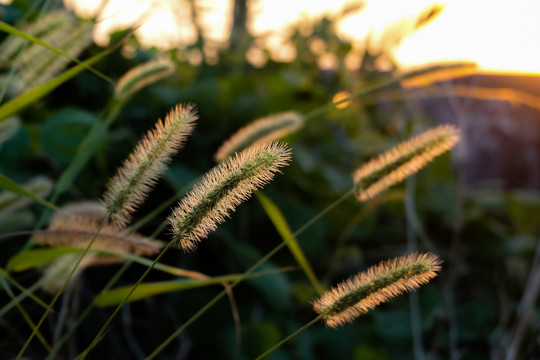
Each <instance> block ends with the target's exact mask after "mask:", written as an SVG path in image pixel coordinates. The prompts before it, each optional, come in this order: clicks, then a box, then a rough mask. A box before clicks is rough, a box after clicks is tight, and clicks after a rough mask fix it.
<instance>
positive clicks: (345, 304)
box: [313, 253, 442, 328]
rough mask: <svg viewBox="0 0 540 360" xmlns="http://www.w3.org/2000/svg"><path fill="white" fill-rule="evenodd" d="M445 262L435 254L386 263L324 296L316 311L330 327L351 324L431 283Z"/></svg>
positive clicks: (318, 301) (407, 257)
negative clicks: (386, 302)
mask: <svg viewBox="0 0 540 360" xmlns="http://www.w3.org/2000/svg"><path fill="white" fill-rule="evenodd" d="M441 262H442V261H441V260H440V258H439V257H438V256H437V255H434V254H431V253H426V254H410V255H406V256H400V257H398V258H395V259H391V260H388V261H383V262H381V263H379V264H378V265H375V266H373V267H370V268H369V269H367V270H366V271H364V272H362V273H360V274H358V275H356V276H353V277H351V278H349V279H348V280H346V281H344V282H342V283H340V284H338V285H337V286H336V287H334V288H332V290H330V291H328V292H326V293H325V294H323V295H322V296H321V297H320V298H319V299H317V300H316V301H315V302H314V303H313V309H314V310H315V312H317V313H318V314H321V315H323V319H324V320H325V322H326V325H328V326H330V327H334V328H335V327H338V326H341V325H343V324H345V323H350V322H352V321H353V320H354V319H355V318H357V317H359V316H361V315H363V314H365V313H367V312H368V311H369V310H371V309H373V308H375V307H376V306H377V305H379V304H380V303H382V302H385V301H388V300H389V299H392V298H394V297H396V296H398V295H400V294H401V293H404V292H407V291H411V290H415V289H417V288H419V287H420V285H423V284H426V283H428V282H429V281H430V280H431V279H433V278H434V277H435V276H437V272H438V271H439V270H440V269H441V266H440V264H441Z"/></svg>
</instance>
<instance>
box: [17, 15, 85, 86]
mask: <svg viewBox="0 0 540 360" xmlns="http://www.w3.org/2000/svg"><path fill="white" fill-rule="evenodd" d="M93 26H94V25H93V24H92V23H91V22H81V23H79V24H78V25H77V24H74V26H73V27H71V28H67V29H58V30H57V31H55V34H53V35H52V36H53V39H51V42H50V43H51V44H54V45H56V46H57V47H58V48H60V49H62V50H63V51H64V52H65V53H66V54H68V55H69V56H71V57H72V58H76V57H77V56H78V55H79V54H80V53H81V52H82V51H83V50H84V49H86V48H87V47H88V46H89V45H90V44H91V43H92V28H93ZM62 30H63V31H62ZM32 50H33V48H30V49H29V50H28V52H32ZM24 57H26V54H23V56H21V62H20V65H18V68H19V70H20V73H19V76H20V78H19V81H20V84H19V86H20V87H22V88H23V89H28V88H33V87H35V86H37V85H41V84H42V83H44V82H46V81H47V80H49V79H51V78H53V77H54V75H56V74H57V73H58V72H59V71H61V70H62V69H63V68H64V67H66V65H67V64H68V63H69V62H70V59H68V58H66V57H64V56H60V55H58V54H56V53H54V52H52V51H51V50H49V49H47V48H44V47H42V46H39V47H38V48H37V53H36V54H35V55H34V54H31V55H30V56H29V59H28V60H23V58H24Z"/></svg>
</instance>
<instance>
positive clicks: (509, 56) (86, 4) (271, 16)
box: [0, 0, 540, 72]
mask: <svg viewBox="0 0 540 360" xmlns="http://www.w3.org/2000/svg"><path fill="white" fill-rule="evenodd" d="M0 1H5V0H0ZM64 2H65V3H66V5H67V6H68V7H70V8H72V9H73V10H74V11H76V12H77V13H78V14H79V15H80V16H83V17H92V16H96V14H97V13H98V11H99V9H100V8H101V7H103V9H102V11H101V13H100V15H99V17H98V25H97V26H96V29H95V34H94V35H95V41H96V43H98V44H100V45H105V44H107V43H108V37H109V33H110V32H111V31H113V30H115V29H121V28H125V27H127V26H130V25H133V24H137V23H138V24H142V25H141V26H140V27H139V28H138V29H137V32H136V34H137V36H138V38H139V40H140V42H141V44H142V45H143V46H146V47H150V46H155V47H159V48H163V49H167V48H173V47H183V46H186V45H189V44H193V43H194V42H195V41H196V36H197V35H196V30H195V29H196V27H195V24H193V21H192V18H191V11H192V9H191V4H192V3H194V4H195V5H194V6H195V10H196V11H195V12H196V13H197V22H198V23H199V26H200V28H201V31H202V33H203V35H204V37H205V39H206V40H207V45H209V46H208V48H205V49H204V54H205V56H207V55H208V58H209V59H213V58H214V57H213V55H212V54H213V53H214V52H215V49H216V48H220V47H221V48H222V47H225V46H226V44H227V40H228V38H229V36H230V28H231V22H232V11H233V0H194V1H188V0H108V1H104V0H64ZM351 2H354V1H352V0H333V1H313V0H295V1H290V0H259V1H256V2H254V1H252V2H248V5H250V8H249V13H248V24H247V27H248V30H249V31H250V32H251V34H252V35H254V36H255V37H257V38H258V40H257V43H256V46H255V47H253V48H251V49H250V50H249V53H248V54H246V58H247V59H248V60H249V61H250V62H253V63H256V66H262V65H263V64H264V63H265V62H266V59H265V57H264V56H262V55H263V54H264V51H263V49H264V48H267V49H268V50H269V52H270V56H271V57H272V59H274V60H276V61H290V60H292V59H294V57H295V56H296V50H295V48H294V46H293V45H292V44H291V43H288V42H287V41H286V39H287V37H288V35H289V34H290V33H289V32H290V25H291V24H298V25H300V30H301V31H303V30H305V29H306V27H305V26H304V24H306V21H305V20H306V19H310V18H311V19H313V18H320V17H321V16H323V14H329V15H330V16H334V15H335V14H338V13H339V12H340V10H341V9H342V8H343V7H344V6H345V5H347V4H351ZM357 2H358V1H357ZM435 4H442V5H444V10H443V11H442V13H441V14H440V15H439V16H438V17H436V18H435V19H434V20H433V21H432V22H431V23H429V24H428V25H426V26H424V27H423V28H420V29H419V30H417V31H416V32H414V33H411V34H409V35H408V36H404V38H403V41H402V42H401V44H400V45H399V46H395V49H390V50H391V55H392V56H393V57H394V59H395V61H396V62H397V64H398V65H400V66H401V67H402V68H409V67H417V66H419V65H421V64H425V63H433V62H439V61H449V60H472V61H475V62H477V63H478V64H479V65H480V67H481V68H483V69H485V70H498V71H514V72H540V51H539V50H537V49H538V44H539V43H540V26H539V25H538V20H537V17H538V14H540V1H538V0H514V1H513V2H511V3H508V2H507V1H502V0H475V1H470V0H408V1H402V0H366V5H365V7H364V8H363V9H362V10H360V11H359V12H357V13H353V14H350V15H348V16H346V17H344V18H343V19H342V20H341V21H340V22H339V24H338V25H337V28H336V30H337V32H338V34H339V36H340V37H342V38H344V39H347V40H350V41H352V42H353V51H352V52H351V53H350V54H349V55H348V56H347V58H346V59H345V63H346V64H347V67H349V68H351V69H353V68H354V67H355V66H358V64H359V59H360V58H359V55H360V54H361V53H362V50H363V48H364V47H365V46H366V44H368V45H369V48H370V50H371V51H379V50H381V49H380V44H381V43H383V42H384V41H386V40H388V37H389V36H397V37H399V36H400V32H405V33H407V32H412V30H413V28H414V19H415V18H416V17H417V16H418V15H419V14H421V13H422V12H423V11H424V10H426V9H428V8H429V7H430V6H433V5H435ZM389 25H390V27H388V26H389ZM308 27H309V26H308ZM389 29H390V32H389ZM391 31H394V32H393V33H392V32H391ZM366 39H368V40H366ZM323 45H324V44H323ZM378 46H379V48H378ZM310 48H312V50H314V52H317V51H320V52H321V53H323V52H324V51H325V50H324V47H321V44H317V41H316V40H314V41H313V42H312V43H310ZM337 63H338V59H337V58H335V55H334V56H332V55H326V54H325V55H324V56H323V57H322V58H321V59H320V61H319V65H320V66H321V67H323V68H333V67H335V66H336V64H337Z"/></svg>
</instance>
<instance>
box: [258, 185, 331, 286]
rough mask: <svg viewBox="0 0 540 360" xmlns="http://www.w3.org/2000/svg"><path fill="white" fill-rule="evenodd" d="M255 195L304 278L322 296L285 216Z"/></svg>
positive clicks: (274, 205)
mask: <svg viewBox="0 0 540 360" xmlns="http://www.w3.org/2000/svg"><path fill="white" fill-rule="evenodd" d="M255 195H256V196H257V198H258V199H259V202H260V203H261V206H262V207H263V209H264V211H265V212H266V215H268V217H269V218H270V220H271V221H272V224H274V227H275V228H276V230H277V231H278V233H279V235H280V236H281V238H282V239H283V241H286V242H287V246H288V247H289V250H290V251H291V253H292V254H293V256H294V258H295V259H296V261H297V262H298V265H300V266H301V267H302V269H303V270H304V272H305V273H306V276H307V277H308V279H309V280H310V281H311V283H312V284H313V286H314V287H315V289H316V290H317V292H318V293H319V294H322V293H323V292H324V288H323V286H322V285H321V283H320V282H319V280H318V279H317V277H316V276H315V273H314V272H313V269H312V268H311V265H310V264H309V261H308V260H307V258H306V256H305V255H304V251H302V248H301V247H300V245H299V244H298V241H297V240H296V238H295V237H294V236H293V233H292V231H291V228H290V227H289V224H288V223H287V220H286V219H285V216H284V215H283V213H282V212H281V210H280V209H279V207H278V206H277V205H276V204H275V203H274V202H273V201H272V200H271V199H270V198H269V197H268V196H266V195H264V194H263V193H262V192H260V191H259V192H257V193H255Z"/></svg>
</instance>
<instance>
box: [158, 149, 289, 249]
mask: <svg viewBox="0 0 540 360" xmlns="http://www.w3.org/2000/svg"><path fill="white" fill-rule="evenodd" d="M290 159H291V151H290V149H289V148H288V147H287V146H286V145H284V144H282V143H277V142H274V143H264V144H257V145H253V146H250V147H249V148H247V149H245V150H244V151H242V152H240V153H237V154H235V155H234V156H231V157H229V158H227V159H225V160H224V161H223V162H221V163H220V164H219V165H217V166H216V167H214V168H213V169H212V170H210V171H209V172H208V173H207V174H206V175H205V176H204V177H203V178H202V179H201V181H199V183H197V184H195V186H194V187H193V190H191V192H189V193H188V194H187V195H186V196H185V197H184V198H183V199H182V200H181V201H180V202H179V204H178V207H177V208H176V209H174V210H173V213H172V214H171V215H170V216H169V219H168V220H169V223H170V224H171V225H172V228H173V236H174V241H176V244H177V245H178V246H179V247H181V248H182V249H184V250H185V251H189V250H195V247H196V245H197V243H198V242H200V241H201V240H202V239H204V238H206V236H207V235H208V234H209V233H210V232H212V231H214V230H215V229H216V228H217V225H218V224H220V223H222V222H224V221H225V218H226V217H228V216H229V212H231V211H234V209H235V207H236V206H237V205H239V204H240V203H242V202H243V201H245V200H247V199H248V198H249V197H250V196H251V194H252V193H253V192H254V191H255V190H257V189H258V188H262V187H263V186H264V185H265V184H267V183H268V182H270V180H272V178H273V177H274V173H275V172H278V171H279V168H280V167H282V166H285V165H287V164H288V162H289V161H290Z"/></svg>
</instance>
